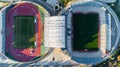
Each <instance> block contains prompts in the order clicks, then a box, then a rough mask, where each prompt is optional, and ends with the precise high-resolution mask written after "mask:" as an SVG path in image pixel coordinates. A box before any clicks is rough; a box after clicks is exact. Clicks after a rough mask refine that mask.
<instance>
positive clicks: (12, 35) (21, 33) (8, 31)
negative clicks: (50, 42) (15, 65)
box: [2, 2, 49, 62]
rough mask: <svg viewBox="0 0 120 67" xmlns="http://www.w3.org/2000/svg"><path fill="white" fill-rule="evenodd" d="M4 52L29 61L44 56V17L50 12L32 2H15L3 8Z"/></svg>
mask: <svg viewBox="0 0 120 67" xmlns="http://www.w3.org/2000/svg"><path fill="white" fill-rule="evenodd" d="M2 11H3V12H4V13H2V14H3V17H4V19H2V26H3V28H2V29H3V30H2V33H3V34H4V36H3V37H2V38H3V41H2V44H3V45H2V52H3V54H4V55H5V56H6V57H8V58H10V59H11V60H14V61H20V62H29V61H33V60H36V59H38V58H41V57H43V56H44V55H45V54H46V53H47V52H48V51H49V48H45V47H44V36H43V35H44V32H43V29H44V17H45V16H49V13H48V12H47V11H46V10H45V9H44V8H43V7H41V6H39V5H37V4H35V3H32V2H17V3H13V4H11V5H9V6H7V7H6V8H4V9H3V10H2Z"/></svg>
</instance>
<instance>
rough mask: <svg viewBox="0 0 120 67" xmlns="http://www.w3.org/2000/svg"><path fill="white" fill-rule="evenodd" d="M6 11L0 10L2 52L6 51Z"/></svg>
mask: <svg viewBox="0 0 120 67" xmlns="http://www.w3.org/2000/svg"><path fill="white" fill-rule="evenodd" d="M4 19H5V11H3V10H1V12H0V22H1V23H0V41H1V42H0V53H3V54H4V53H5V45H4V44H5V34H4V33H5V27H4V26H5V21H4Z"/></svg>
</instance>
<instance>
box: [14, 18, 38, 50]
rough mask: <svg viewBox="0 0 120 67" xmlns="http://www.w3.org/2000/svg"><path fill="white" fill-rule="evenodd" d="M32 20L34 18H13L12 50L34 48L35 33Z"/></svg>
mask: <svg viewBox="0 0 120 67" xmlns="http://www.w3.org/2000/svg"><path fill="white" fill-rule="evenodd" d="M34 20H35V17H34V16H14V24H13V28H14V29H13V30H14V36H13V38H14V44H13V45H14V48H34V42H35V33H36V30H35V29H36V28H35V22H34Z"/></svg>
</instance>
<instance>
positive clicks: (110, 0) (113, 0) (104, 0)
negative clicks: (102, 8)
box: [98, 0, 116, 3]
mask: <svg viewBox="0 0 120 67" xmlns="http://www.w3.org/2000/svg"><path fill="white" fill-rule="evenodd" d="M98 1H101V2H105V3H115V2H116V0H98Z"/></svg>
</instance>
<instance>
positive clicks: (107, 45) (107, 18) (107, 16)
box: [106, 13, 111, 51]
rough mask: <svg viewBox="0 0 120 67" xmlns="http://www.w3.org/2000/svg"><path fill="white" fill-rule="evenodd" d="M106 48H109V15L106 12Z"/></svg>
mask: <svg viewBox="0 0 120 67" xmlns="http://www.w3.org/2000/svg"><path fill="white" fill-rule="evenodd" d="M106 27H107V29H106V31H107V33H106V36H107V37H106V40H107V43H106V50H108V51H110V50H111V15H110V14H109V13H108V14H106Z"/></svg>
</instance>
